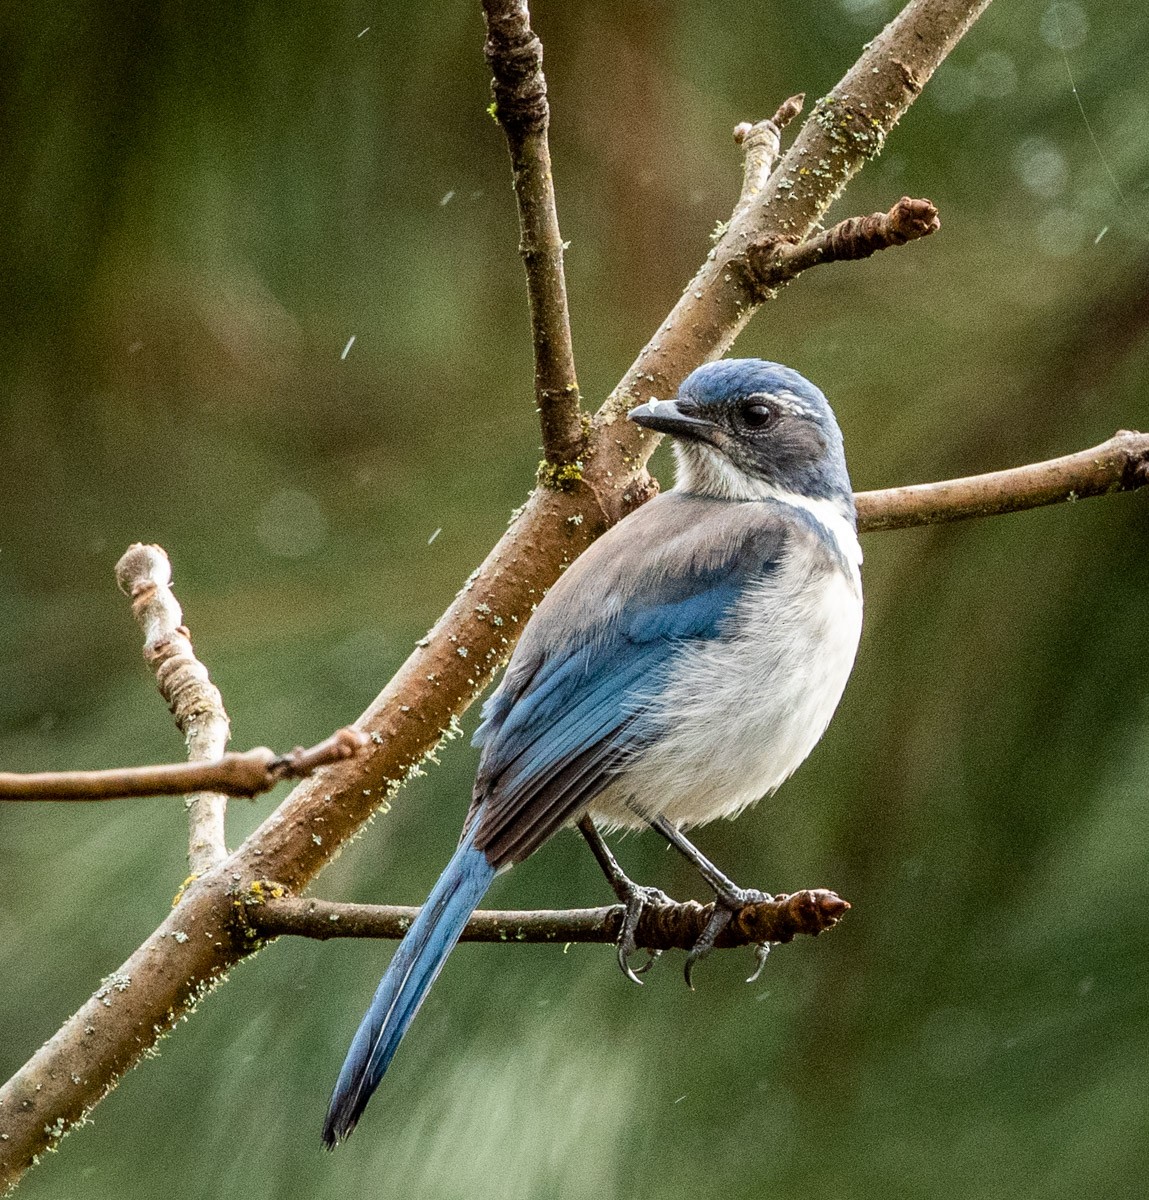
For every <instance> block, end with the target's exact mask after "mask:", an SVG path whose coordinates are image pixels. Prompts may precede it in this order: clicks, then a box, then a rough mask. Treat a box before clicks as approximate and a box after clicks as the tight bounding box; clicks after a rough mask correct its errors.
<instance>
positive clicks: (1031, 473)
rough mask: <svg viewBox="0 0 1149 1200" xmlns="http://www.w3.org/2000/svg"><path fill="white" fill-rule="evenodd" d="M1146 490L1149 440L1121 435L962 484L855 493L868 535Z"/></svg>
mask: <svg viewBox="0 0 1149 1200" xmlns="http://www.w3.org/2000/svg"><path fill="white" fill-rule="evenodd" d="M1146 485H1149V434H1145V433H1135V432H1133V431H1131V430H1128V429H1123V430H1120V431H1119V432H1118V433H1117V434H1115V435H1114V436H1113V437H1111V438H1110V439H1109V440H1108V441H1107V442H1102V443H1101V445H1100V446H1094V447H1093V448H1092V449H1091V450H1080V451H1078V453H1076V454H1066V455H1064V456H1063V457H1062V458H1053V459H1050V460H1049V461H1047V462H1039V463H1030V464H1029V465H1028V466H1025V467H1013V468H1012V469H1011V470H1008V471H991V472H989V474H987V475H973V476H970V477H968V478H966V479H947V480H945V481H944V482H941V483H918V484H913V485H911V486H909V487H900V488H887V489H885V490H883V491H879V492H859V493H858V494H857V495H856V496H855V497H854V501H855V503H856V504H857V506H858V527H859V529H862V530H864V531H865V532H867V533H874V532H877V531H879V530H883V529H905V528H907V527H908V526H911V525H935V524H940V523H943V522H947V521H964V520H967V519H969V518H970V517H990V516H995V515H997V514H999V513H1011V512H1020V511H1021V510H1022V509H1026V508H1040V507H1042V506H1043V505H1046V504H1060V503H1062V502H1063V501H1073V500H1083V499H1085V498H1086V497H1087V496H1106V495H1109V494H1110V493H1112V492H1132V491H1136V490H1137V489H1138V488H1143V487H1145V486H1146Z"/></svg>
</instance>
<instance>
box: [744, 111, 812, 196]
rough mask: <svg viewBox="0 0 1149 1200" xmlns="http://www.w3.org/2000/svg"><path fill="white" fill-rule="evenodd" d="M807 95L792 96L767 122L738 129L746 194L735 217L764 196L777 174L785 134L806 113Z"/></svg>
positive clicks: (745, 124)
mask: <svg viewBox="0 0 1149 1200" xmlns="http://www.w3.org/2000/svg"><path fill="white" fill-rule="evenodd" d="M805 103H806V93H805V92H799V93H798V94H797V95H796V96H790V97H789V98H788V99H786V100H783V101H782V103H781V104H780V105H779V106H778V111H777V112H776V113H775V114H774V115H773V116H772V117H770V118H769V119H768V120H766V121H757V122H754V123H753V124H751V122H749V121H743V122H742V123H741V124H739V125H735V127H734V141H735V142H736V143H737V144H738V145H739V146H741V147H742V153H743V156H744V160H745V161H744V163H743V167H742V194H741V195H740V196H739V197H738V204H737V206H736V207H735V209H734V211H735V213H738V212H740V211H741V210H742V209H743V208H745V207H746V206H747V205H750V204H753V203H754V201H755V200H756V199H757V198H758V197H759V196H760V195H761V194H762V192H763V190H764V189H765V187H766V182H767V180H768V179H769V178H770V176H771V174H772V173H773V171H774V164H775V163H776V162H777V161H778V155H779V154H780V153H781V151H782V130H783V129H785V128H786V126H787V125H789V124H790V122H791V121H792V120H793V119H794V118H795V117H796V116H797V115H798V114H799V113H800V112H801V111H802V105H803V104H805Z"/></svg>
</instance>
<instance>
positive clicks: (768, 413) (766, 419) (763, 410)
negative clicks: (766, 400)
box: [740, 400, 774, 429]
mask: <svg viewBox="0 0 1149 1200" xmlns="http://www.w3.org/2000/svg"><path fill="white" fill-rule="evenodd" d="M740 414H741V417H742V423H743V424H744V425H745V426H746V427H747V428H748V429H765V428H766V426H767V425H769V424H770V422H771V421H773V420H774V410H773V409H772V408H771V407H770V405H769V404H763V403H761V401H757V400H756V401H754V403H752V404H744V405H743V406H742V408H741V410H740Z"/></svg>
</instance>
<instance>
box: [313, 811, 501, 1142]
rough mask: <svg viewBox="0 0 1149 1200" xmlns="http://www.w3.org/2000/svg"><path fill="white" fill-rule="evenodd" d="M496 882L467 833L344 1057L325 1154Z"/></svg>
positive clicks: (355, 1116)
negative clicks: (465, 927)
mask: <svg viewBox="0 0 1149 1200" xmlns="http://www.w3.org/2000/svg"><path fill="white" fill-rule="evenodd" d="M494 877H495V868H494V867H492V866H491V864H490V863H488V862H487V856H486V855H485V854H484V853H483V852H482V851H481V850H476V849H475V848H474V845H473V838H472V836H471V835H470V834H468V836H467V837H466V838H465V839H464V840H463V842H462V844H461V845H460V846H459V849H458V850H456V851H455V856H454V858H452V859H451V861H450V862H449V863H448V864H447V869H446V870H445V871H444V872H443V874H442V875H440V876H439V882H438V883H436V884H435V887H434V890H433V891H432V892H431V894H430V896H428V897H427V903H426V904H424V905H423V907H422V909H421V910H420V911H419V915H418V916H417V917H416V918H415V922H414V924H413V925H412V926H411V928H410V929H409V930H407V936H406V937H405V938H404V939H403V940H402V941H401V942H400V943H399V949H398V950H396V951H395V957H394V958H393V959H392V960H391V965H390V966H389V967H388V968H387V973H386V974H385V975H384V976H383V980H382V982H381V983H380V984H379V988H378V990H377V991H376V993H375V998H374V999H373V1000H372V1001H371V1007H370V1008H369V1009H368V1010H367V1015H366V1016H365V1017H364V1018H363V1023H362V1024H361V1025H360V1026H359V1030H358V1032H357V1033H356V1034H355V1038H354V1040H353V1041H352V1043H351V1049H350V1050H348V1051H347V1058H346V1059H345V1060H344V1063H343V1069H342V1070H341V1071H340V1072H339V1079H338V1080H337V1082H336V1084H335V1091H334V1092H333V1093H332V1094H331V1104H330V1105H329V1107H328V1109H327V1120H326V1121H325V1122H324V1123H323V1143H324V1145H325V1146H326V1147H327V1148H328V1150H333V1149H335V1147H336V1146H337V1145H338V1144H339V1143H340V1142H341V1141H343V1140H344V1139H345V1138H347V1137H350V1135H351V1131H352V1130H353V1129H354V1128H355V1125H356V1123H357V1122H358V1120H359V1118H360V1116H362V1114H363V1110H364V1109H365V1108H366V1107H367V1101H368V1100H370V1099H371V1093H372V1092H374V1091H375V1089H376V1088H377V1087H378V1086H379V1081H380V1080H381V1079H382V1078H383V1073H384V1072H385V1071H386V1070H387V1067H388V1066H389V1065H390V1063H391V1059H392V1058H394V1056H395V1051H396V1050H397V1049H398V1048H399V1043H400V1042H401V1041H402V1040H403V1035H404V1034H405V1033H406V1032H407V1028H408V1026H409V1025H410V1024H411V1022H412V1021H413V1020H414V1019H415V1014H416V1013H417V1012H418V1011H419V1005H420V1004H422V1003H423V997H424V996H426V994H427V993H428V991H430V989H431V984H433V983H434V982H435V978H436V976H437V975H438V974H439V972H440V970H442V967H443V963H444V962H446V960H447V955H448V954H450V953H451V951H452V949H453V948H454V946H455V943H456V942H457V941H458V940H459V934H460V933H462V931H463V926H464V925H465V924H466V923H467V918H468V917H470V915H471V913H473V912H474V911H475V908H476V907H477V905H478V903H479V901H480V900H482V898H483V895H484V894H485V893H486V890H487V888H489V887H490V886H491V880H492V879H494Z"/></svg>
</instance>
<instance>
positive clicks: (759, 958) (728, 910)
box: [683, 888, 772, 991]
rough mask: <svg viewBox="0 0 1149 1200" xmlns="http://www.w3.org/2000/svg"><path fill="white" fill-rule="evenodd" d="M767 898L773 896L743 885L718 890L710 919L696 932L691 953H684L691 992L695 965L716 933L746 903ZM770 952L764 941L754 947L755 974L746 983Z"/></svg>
mask: <svg viewBox="0 0 1149 1200" xmlns="http://www.w3.org/2000/svg"><path fill="white" fill-rule="evenodd" d="M770 899H772V897H770V896H768V895H767V894H766V893H765V892H759V891H756V890H754V889H752V888H751V889H745V890H744V889H742V888H732V889H730V890H729V891H723V892H719V893H718V894H717V895H716V896H715V897H714V911H713V912H712V913H711V914H710V919H709V920H708V921H707V922H706V926H705V928H704V929H703V930H702V933H701V934H700V935H699V938H698V941H696V942H695V943H694V945H693V946H691V948H690V952H689V953H688V954H687V956H686V963H685V965H684V966H683V975H684V976H685V978H686V986H687V987H688V988H690V990H691V991H694V982H693V975H694V964H695V963H696V962H698V960H699V959H700V958H705V957H706V955H708V954H709V953H710V951H711V950H713V949H714V944H715V942H717V940H718V936H719V934H720V933H721V932H722V931H723V930H724V929H725V928H726V926H727V925H729V924H730V922H731V921H732V920H733V919H734V915H735V913H737V912H738V911H739V910H740V909H742V908H745V907H746V905H747V904H762V903H764V902H766V901H769V900H770ZM769 953H770V943H769V942H763V943H762V944H760V945H759V946H758V947H757V949H756V951H755V960H756V964H757V965H756V967H755V970H754V974H753V975H751V976H750V978H749V979H748V980H747V981H746V982H747V983H753V982H754V980H755V979H757V978H758V976H759V975H760V974H761V973H762V968H763V966H765V964H766V955H767V954H769Z"/></svg>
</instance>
